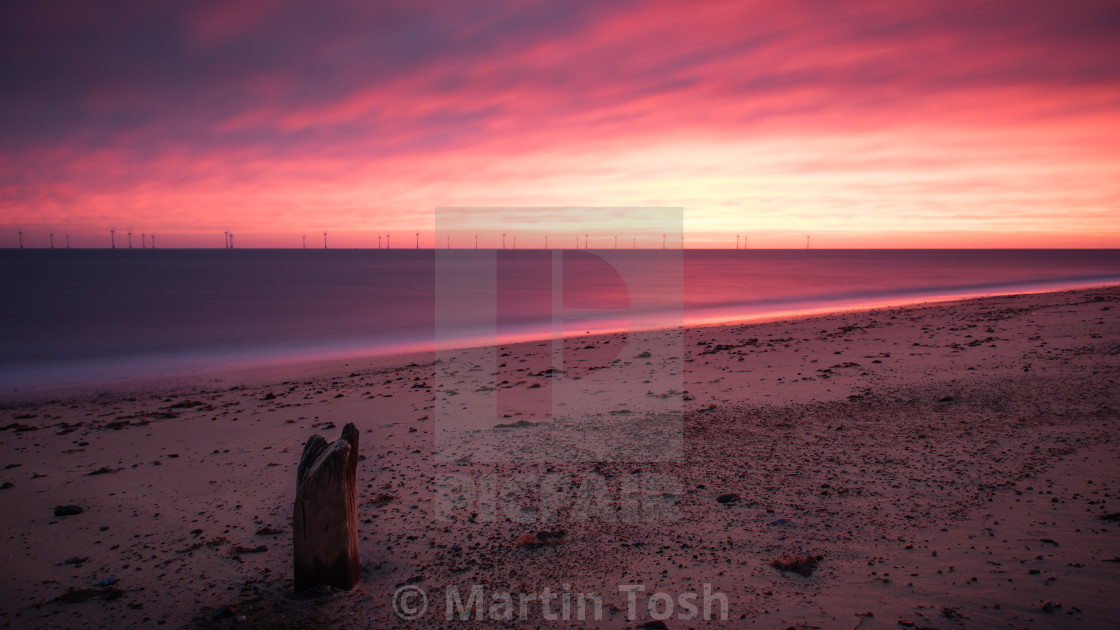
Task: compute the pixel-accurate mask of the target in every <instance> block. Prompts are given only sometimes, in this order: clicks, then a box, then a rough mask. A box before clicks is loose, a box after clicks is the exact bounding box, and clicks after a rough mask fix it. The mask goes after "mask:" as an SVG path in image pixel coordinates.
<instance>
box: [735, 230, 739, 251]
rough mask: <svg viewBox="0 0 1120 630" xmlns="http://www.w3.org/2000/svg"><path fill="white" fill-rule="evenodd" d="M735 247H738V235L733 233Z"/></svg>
mask: <svg viewBox="0 0 1120 630" xmlns="http://www.w3.org/2000/svg"><path fill="white" fill-rule="evenodd" d="M735 249H739V235H738V234H736V235H735Z"/></svg>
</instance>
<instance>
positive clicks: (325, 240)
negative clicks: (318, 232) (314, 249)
mask: <svg viewBox="0 0 1120 630" xmlns="http://www.w3.org/2000/svg"><path fill="white" fill-rule="evenodd" d="M326 248H327V233H326V232H323V249H326Z"/></svg>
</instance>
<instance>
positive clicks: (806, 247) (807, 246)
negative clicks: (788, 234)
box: [805, 234, 810, 249]
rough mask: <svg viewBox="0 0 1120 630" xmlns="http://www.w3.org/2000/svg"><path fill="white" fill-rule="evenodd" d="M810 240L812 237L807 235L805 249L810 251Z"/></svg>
mask: <svg viewBox="0 0 1120 630" xmlns="http://www.w3.org/2000/svg"><path fill="white" fill-rule="evenodd" d="M809 238H810V235H809V234H806V235H805V249H809Z"/></svg>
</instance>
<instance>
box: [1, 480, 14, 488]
mask: <svg viewBox="0 0 1120 630" xmlns="http://www.w3.org/2000/svg"><path fill="white" fill-rule="evenodd" d="M14 487H16V484H14V483H12V482H10V481H5V482H4V483H2V484H0V490H7V489H8V488H14Z"/></svg>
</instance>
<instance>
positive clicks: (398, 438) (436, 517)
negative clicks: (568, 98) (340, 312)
mask: <svg viewBox="0 0 1120 630" xmlns="http://www.w3.org/2000/svg"><path fill="white" fill-rule="evenodd" d="M752 339H753V340H755V341H751V340H752ZM608 341H610V342H613V343H616V344H617V343H618V338H617V337H611V336H607V337H596V338H588V339H573V340H571V342H570V343H571V345H572V347H573V348H578V349H579V350H577V352H579V351H585V352H587V353H590V354H593V353H595V352H598V351H599V350H601V349H602V348H604V347H606V346H607V345H609V344H607V342H608ZM683 349H684V353H683V355H682V356H680V357H677V358H670V357H665V356H658V355H656V354H655V355H654V356H652V357H650V358H649V364H650V369H651V370H652V371H653V372H658V371H664V370H672V369H676V368H674V366H676V367H677V368H679V367H683V370H684V371H683V374H682V377H683V380H684V383H683V389H684V390H686V391H675V392H668V391H656V392H652V394H653V396H654V397H656V396H658V395H663V394H668V396H670V397H674V398H672V399H673V400H678V401H679V402H680V404H681V405H683V407H684V409H685V410H686V413H685V415H684V420H683V424H682V425H680V426H679V433H680V437H681V438H682V439H680V440H679V447H680V450H679V452H678V453H677V455H674V456H672V457H668V458H665V457H654V456H652V455H651V456H650V457H649V458H647V460H645V461H643V460H642V458H641V455H640V453H642V452H651V453H652V452H653V451H650V450H649V449H650V448H653V447H652V446H650V445H647V444H646V442H649V443H651V444H652V443H655V442H656V443H657V444H661V443H662V442H663V440H662V438H661V437H658V435H659V434H658V433H657V430H658V428H657V427H656V426H654V425H655V423H652V422H645V421H644V420H643V416H642V414H641V413H635V412H631V413H625V412H621V411H620V412H619V413H617V414H614V413H606V414H603V415H602V416H596V417H593V418H590V419H585V420H589V421H590V423H591V424H593V425H594V426H595V427H597V428H598V429H600V430H603V431H605V432H606V433H604V435H605V436H607V437H608V438H610V437H613V438H616V439H617V438H618V437H619V436H623V437H627V439H631V440H633V441H634V442H635V443H637V444H641V445H642V446H641V448H640V449H637V450H636V452H637V453H638V455H636V456H634V457H632V458H630V459H631V461H606V462H602V461H598V462H597V461H584V460H586V459H587V458H584V460H581V459H580V458H579V457H571V456H570V455H571V454H570V453H569V452H567V451H564V450H562V449H561V450H551V449H554V448H556V447H555V445H556V444H560V443H565V444H568V445H569V446H570V444H571V443H570V441H569V442H563V440H564V439H565V438H568V439H570V438H571V437H572V436H576V437H578V436H581V435H584V433H583V432H584V431H585V430H587V429H588V426H589V425H584V426H581V425H580V423H579V422H576V421H561V420H559V419H556V418H552V417H551V416H550V415H549V414H548V413H546V412H543V411H540V410H536V411H534V410H531V409H528V408H526V410H524V411H519V410H518V409H516V407H517V404H518V401H519V400H526V401H531V396H532V394H533V392H534V391H535V390H536V389H538V388H533V389H532V390H531V389H530V388H532V387H533V385H535V384H538V383H540V384H543V385H544V386H545V387H547V386H548V385H549V379H552V378H555V377H556V375H554V374H547V373H541V370H540V368H539V367H532V368H529V367H517V366H518V365H522V363H523V364H524V365H526V366H529V365H531V366H540V365H547V361H548V355H547V354H546V353H547V350H548V349H547V348H545V347H542V346H541V344H539V343H525V344H518V345H514V346H510V347H508V348H507V347H503V348H500V349H499V351H500V355H505V356H502V357H501V360H502V361H503V362H505V363H507V364H509V365H507V368H505V369H506V372H509V373H516V374H518V375H519V376H520V378H519V379H517V380H513V379H509V378H508V377H503V378H502V380H507V381H508V382H506V383H504V384H503V383H501V382H500V380H497V376H495V377H494V379H495V382H494V386H495V388H497V389H501V390H508V395H505V397H503V398H502V399H501V400H502V401H503V404H509V405H510V408H509V409H508V412H507V413H502V414H501V417H502V418H504V417H505V416H506V415H507V414H508V420H506V421H505V422H502V423H495V424H509V425H511V426H510V427H508V428H503V427H490V428H483V429H480V430H478V431H476V432H475V433H474V435H478V436H481V437H482V438H495V439H497V440H498V442H501V441H502V440H504V439H507V438H506V437H503V436H516V438H514V437H509V438H508V439H511V440H513V439H516V443H517V444H518V445H519V446H518V452H523V453H525V455H526V456H525V459H526V461H521V462H506V463H500V462H498V463H495V462H487V461H485V460H484V459H480V458H478V457H474V458H472V457H471V456H470V453H469V452H468V453H465V454H462V456H459V457H448V456H443V455H440V453H439V452H438V451H439V449H438V448H437V446H439V445H440V444H441V443H445V441H444V442H441V439H440V437H439V435H438V434H437V432H438V431H444V430H446V428H447V427H446V426H441V425H440V423H439V422H438V420H439V416H438V414H437V411H439V410H440V409H441V408H442V407H441V406H440V403H446V402H447V401H448V400H449V399H450V400H453V399H454V398H453V397H454V396H455V393H454V392H449V391H448V387H446V382H444V384H443V385H441V384H440V383H441V381H439V380H438V377H437V373H436V370H437V369H442V368H444V367H446V364H441V366H435V365H433V362H432V356H430V355H429V356H427V357H422V356H421V357H404V358H396V359H378V360H376V361H369V362H358V361H350V362H348V363H346V364H345V365H341V364H335V365H330V366H318V367H316V368H315V369H313V370H312V369H308V368H306V367H305V368H303V369H302V370H301V369H288V370H287V371H274V372H269V373H260V372H258V373H255V374H246V375H223V376H222V377H220V379H216V378H215V377H209V378H208V379H207V380H206V381H202V380H199V381H198V382H195V383H193V384H190V383H179V384H176V385H175V386H173V387H172V386H169V385H167V384H166V383H165V384H163V385H159V386H157V385H152V384H146V385H139V384H131V385H130V384H121V383H117V384H114V385H112V386H111V387H110V386H106V387H107V388H108V391H105V392H100V393H98V392H85V393H81V394H73V393H70V394H67V395H66V396H65V397H62V396H59V397H57V398H55V399H46V398H43V396H44V395H40V398H39V399H37V400H13V401H11V402H9V403H8V404H5V405H4V406H3V407H0V427H2V428H3V430H2V431H0V482H2V483H3V484H4V489H3V490H0V497H3V504H2V505H3V516H0V519H2V521H0V522H2V523H3V525H4V527H3V534H2V538H0V539H2V541H3V543H2V546H0V550H2V552H3V559H4V562H5V565H6V566H5V570H4V571H3V572H0V623H2V624H4V625H5V626H9V627H14V628H31V627H109V626H112V627H133V626H151V625H156V624H160V625H163V624H166V625H168V626H171V627H225V626H237V627H260V628H265V627H293V628H295V627H308V626H312V625H315V626H321V627H361V628H382V627H400V628H419V627H445V626H451V625H454V626H456V627H479V628H484V627H506V626H508V627H552V626H556V627H589V626H590V627H595V626H602V627H612V628H615V627H621V628H625V627H642V624H647V623H649V622H651V621H652V620H653V618H652V617H651V615H650V613H649V611H648V610H647V607H646V603H647V598H648V595H649V594H650V593H653V592H661V593H665V594H667V595H669V596H671V597H673V598H674V600H675V610H674V612H675V613H680V612H682V608H683V606H682V603H681V600H680V599H678V598H679V596H680V595H681V594H683V593H688V592H696V593H700V597H698V598H697V600H696V603H697V604H698V605H699V604H701V598H702V594H703V589H704V585H705V584H708V585H709V587H708V588H709V589H711V590H712V591H713V592H718V593H722V594H724V595H725V596H726V598H727V610H728V620H727V621H726V622H723V624H724V625H728V626H732V627H740V626H757V627H763V628H787V627H820V628H857V627H858V628H897V627H904V626H906V624H910V626H909V627H932V628H962V627H970V628H972V627H984V628H1059V627H1060V628H1067V627H1077V628H1110V627H1117V626H1118V625H1120V598H1117V597H1116V595H1115V593H1116V590H1117V586H1116V585H1117V584H1120V521H1118V520H1117V519H1120V515H1118V514H1117V513H1118V512H1120V496H1118V494H1117V493H1118V492H1120V466H1118V465H1117V463H1118V449H1120V445H1118V444H1117V442H1116V437H1117V436H1118V435H1120V433H1117V429H1118V421H1120V395H1118V393H1117V392H1118V391H1120V389H1118V388H1117V377H1118V376H1120V287H1107V288H1098V289H1089V290H1079V291H1069V292H1055V293H1045V294H1033V295H1019V296H1003V297H992V298H983V299H975V300H967V301H958V302H949V303H939V304H928V305H915V306H909V307H900V308H882V309H877V310H873V311H862V312H848V313H839V314H833V315H826V316H814V317H808V318H802V319H791V320H788V321H774V322H767V323H761V324H727V325H721V326H712V327H703V328H693V329H688V330H686V331H685V334H684V347H683ZM507 353H508V354H507ZM632 360H636V358H632ZM491 367H492V366H491ZM519 370H520V371H519ZM490 374H498V376H501V374H502V371H501V370H498V372H487V376H489V375H490ZM215 381H219V382H215ZM651 391H652V390H651ZM519 396H521V398H519ZM651 399H652V398H651ZM663 400H664V399H663ZM526 404H527V405H529V407H532V405H531V404H529V403H528V402H527V403H526ZM635 404H636V402H635ZM503 411H505V410H503ZM625 411H631V410H629V409H627V410H625ZM345 422H354V423H355V424H356V425H357V426H358V428H359V429H360V431H361V439H362V456H363V460H362V461H361V463H360V466H359V470H358V481H359V488H360V491H359V497H358V499H359V521H360V527H361V534H362V538H361V552H362V564H363V577H362V582H361V584H360V586H359V587H358V588H357V589H355V590H353V591H347V592H342V591H333V590H330V589H324V590H319V591H314V592H311V593H304V594H300V595H296V594H293V593H292V592H291V578H292V575H291V571H292V569H291V567H292V548H291V510H292V501H293V498H294V494H295V469H296V464H297V463H298V461H299V456H300V452H301V449H302V445H303V443H304V441H305V440H306V439H307V438H308V437H309V436H310V435H312V434H313V433H320V434H322V435H324V436H325V437H327V438H328V439H329V440H334V439H336V438H337V437H338V434H339V432H340V430H341V428H342V425H343V424H344V423H345ZM608 434H609V435H608ZM651 436H653V437H652V438H651ZM597 439H598V438H596V440H597ZM604 439H606V438H604ZM589 441H592V440H589ZM669 442H672V440H671V439H670V440H669ZM668 452H672V449H669V451H668ZM592 459H593V458H592ZM649 460H656V461H649ZM472 488H473V491H472ZM525 489H527V492H521V491H520V490H525ZM726 493H734V494H736V495H738V500H732V501H729V502H726V503H721V502H719V501H718V500H717V497H718V496H719V495H722V494H726ZM64 505H77V506H80V507H81V508H82V512H81V513H80V514H75V515H68V516H55V515H54V510H55V508H56V507H59V506H64ZM1110 515H1111V517H1110ZM549 516H552V517H555V518H554V519H553V520H546V517H549ZM542 530H543V531H548V532H553V533H562V537H560V538H559V540H558V542H557V541H550V542H554V543H556V544H548V545H540V546H536V545H533V546H532V548H531V547H529V546H523V545H518V540H519V538H520V537H522V536H523V535H526V534H530V535H532V534H535V533H536V532H538V531H542ZM784 555H795V556H798V555H808V556H811V557H814V558H819V560H817V562H816V566H815V567H814V568H815V570H814V571H813V572H812V573H811V575H808V576H804V575H801V574H799V573H797V572H790V571H781V570H778V569H777V568H774V567H773V566H771V561H772V560H774V559H775V558H778V557H781V556H784ZM624 584H641V585H643V587H644V588H645V589H646V591H645V593H642V594H641V595H640V596H638V597H637V598H636V601H637V602H638V607H637V609H636V613H637V615H636V619H630V618H629V613H630V611H629V609H628V608H629V606H628V598H627V595H626V594H625V593H622V592H619V585H624ZM404 585H411V586H415V587H418V588H422V589H424V590H425V591H426V592H427V594H428V597H429V600H430V606H429V607H428V609H427V611H426V613H425V614H424V615H423V616H422V617H421V618H420V619H417V620H404V619H401V618H399V617H397V616H396V615H395V614H394V609H393V602H392V596H393V593H394V592H395V591H396V590H397V589H398V588H400V587H401V586H404ZM472 586H481V587H482V588H483V593H484V594H485V597H486V599H485V601H484V604H485V606H484V608H482V609H481V612H482V613H483V614H485V613H486V612H487V611H488V607H489V605H490V604H491V603H493V601H494V599H493V596H494V595H495V594H498V593H506V592H510V593H512V596H513V597H519V598H525V599H526V600H528V598H530V597H537V596H539V595H540V594H542V593H544V592H545V590H544V589H546V588H547V589H549V590H550V591H551V592H553V593H556V592H567V593H569V595H570V596H571V599H570V601H571V602H573V603H572V608H571V610H570V611H569V617H571V619H570V620H564V619H560V620H557V621H550V620H548V619H547V618H545V617H544V615H545V614H546V613H548V612H552V613H556V614H557V615H558V616H561V617H562V616H563V614H562V609H561V604H560V601H561V600H559V599H558V600H556V601H555V602H554V603H552V604H551V605H550V606H549V607H548V609H547V610H546V609H545V608H544V607H543V606H542V605H541V604H540V600H539V597H538V598H537V600H536V601H535V602H531V603H530V604H529V605H528V607H527V609H526V610H527V614H528V617H529V619H528V620H527V621H521V620H518V619H514V620H513V621H509V622H506V621H502V620H495V619H490V618H486V619H482V620H477V619H472V620H469V621H460V620H458V619H456V620H454V622H450V621H448V620H447V619H446V618H445V616H444V613H445V602H446V599H445V597H446V593H447V591H448V589H449V588H451V587H456V588H458V589H460V593H461V594H462V599H463V600H464V601H465V600H466V599H467V597H468V595H469V591H470V588H471V587H472ZM575 593H596V594H600V595H601V596H602V599H603V601H604V603H605V605H604V611H603V620H602V621H600V622H596V621H594V620H588V621H580V620H578V619H576V618H575V617H576V614H577V611H576V608H575V603H574V602H575V595H574V594H575ZM661 603H664V602H661ZM222 607H228V609H226V608H222ZM658 610H663V608H662V609H658ZM721 610H722V607H721V605H720V603H719V601H718V600H715V601H714V606H713V612H714V613H716V614H718V613H719V612H721ZM215 612H216V613H217V614H215ZM517 612H519V611H515V614H517ZM700 612H701V613H702V610H701V611H700ZM227 613H229V616H225V615H226V614H227ZM587 614H590V613H587ZM222 617H224V618H222ZM664 623H665V627H669V628H687V627H707V626H709V625H713V624H711V623H709V622H706V621H704V620H703V619H696V620H688V619H680V618H678V615H677V614H674V615H673V616H672V617H671V618H669V619H666V620H665V621H664ZM900 624H901V625H900ZM716 625H718V623H717V624H716ZM644 627H660V626H657V625H656V624H653V625H647V626H644Z"/></svg>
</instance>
